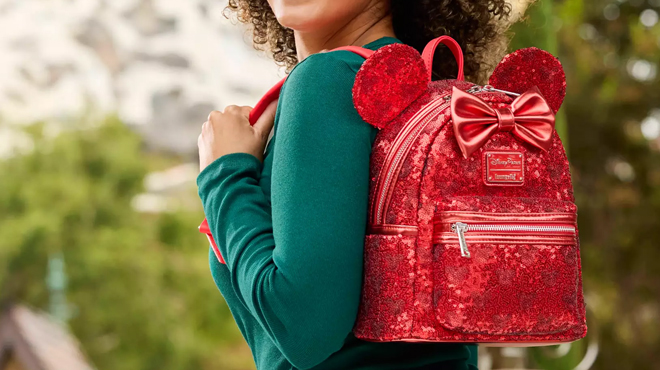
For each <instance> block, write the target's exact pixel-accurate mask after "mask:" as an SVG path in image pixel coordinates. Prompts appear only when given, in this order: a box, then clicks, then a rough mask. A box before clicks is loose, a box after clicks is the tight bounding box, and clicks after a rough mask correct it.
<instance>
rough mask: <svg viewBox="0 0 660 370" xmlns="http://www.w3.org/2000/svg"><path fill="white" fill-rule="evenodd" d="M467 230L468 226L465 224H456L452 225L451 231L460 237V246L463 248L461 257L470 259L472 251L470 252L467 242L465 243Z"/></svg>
mask: <svg viewBox="0 0 660 370" xmlns="http://www.w3.org/2000/svg"><path fill="white" fill-rule="evenodd" d="M466 230H467V224H465V223H463V222H456V223H454V224H452V225H451V231H452V232H455V233H456V235H458V244H459V245H460V246H461V256H462V257H468V258H469V257H470V251H469V250H468V246H467V242H466V241H465V231H466Z"/></svg>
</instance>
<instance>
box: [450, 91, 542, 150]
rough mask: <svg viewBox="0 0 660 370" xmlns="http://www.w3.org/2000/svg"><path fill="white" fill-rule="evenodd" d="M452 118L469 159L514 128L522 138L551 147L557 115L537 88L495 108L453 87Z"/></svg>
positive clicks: (516, 133) (534, 143) (539, 146)
mask: <svg viewBox="0 0 660 370" xmlns="http://www.w3.org/2000/svg"><path fill="white" fill-rule="evenodd" d="M451 118H452V120H453V121H454V134H455V136H456V140H457V141H458V146H459V147H460V148H461V151H462V152H463V156H464V157H465V158H467V157H469V156H470V154H472V153H473V152H474V151H475V150H477V149H479V148H480V147H482V146H483V145H484V144H485V143H486V142H487V141H488V140H489V139H490V137H491V136H492V135H493V134H495V133H496V132H498V131H511V132H512V133H513V134H514V135H516V136H517V137H518V138H520V139H522V140H523V141H526V142H528V143H530V144H532V145H534V146H536V147H538V148H540V149H543V150H548V148H549V147H550V144H551V142H552V132H553V130H554V128H555V114H554V113H553V111H552V109H551V108H550V106H549V105H548V103H547V102H546V101H545V99H543V96H542V95H541V93H540V92H539V90H538V89H537V88H536V87H533V88H531V89H529V90H527V91H526V92H524V93H523V94H522V95H520V96H518V97H517V98H516V100H514V101H513V103H511V106H510V107H505V108H492V107H491V106H490V105H488V104H487V103H486V102H485V101H483V100H481V99H480V98H478V97H476V96H474V95H472V94H469V93H466V92H464V91H462V90H459V89H457V88H456V87H454V88H453V91H452V95H451Z"/></svg>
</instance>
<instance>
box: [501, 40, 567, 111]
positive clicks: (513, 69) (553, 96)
mask: <svg viewBox="0 0 660 370" xmlns="http://www.w3.org/2000/svg"><path fill="white" fill-rule="evenodd" d="M489 83H490V84H491V85H493V86H494V87H496V88H498V89H502V90H507V91H513V92H517V93H522V92H524V91H527V90H528V89H529V88H531V87H534V86H537V87H538V88H539V90H541V94H543V97H544V98H545V100H546V101H547V102H548V105H550V107H551V108H552V110H554V111H555V112H557V111H558V110H559V107H561V103H562V102H563V101H564V96H566V75H565V74H564V69H563V68H562V67H561V63H560V62H559V60H558V59H557V58H555V57H554V56H553V55H552V54H550V53H548V52H547V51H544V50H540V49H537V48H525V49H520V50H517V51H515V52H513V53H511V54H509V55H507V56H505V57H504V58H503V59H502V61H501V62H500V64H498V65H497V67H496V68H495V71H494V72H493V75H492V76H491V77H490V80H489Z"/></svg>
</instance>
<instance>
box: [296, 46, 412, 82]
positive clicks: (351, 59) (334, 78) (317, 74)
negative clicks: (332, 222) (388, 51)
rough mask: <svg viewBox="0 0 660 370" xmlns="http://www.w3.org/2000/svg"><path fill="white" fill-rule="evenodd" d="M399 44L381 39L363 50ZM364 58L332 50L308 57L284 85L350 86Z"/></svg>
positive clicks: (299, 64)
mask: <svg viewBox="0 0 660 370" xmlns="http://www.w3.org/2000/svg"><path fill="white" fill-rule="evenodd" d="M398 42H400V41H399V40H398V39H395V38H393V37H383V38H380V39H378V40H376V41H373V42H371V43H369V44H367V45H365V48H367V49H371V50H377V49H379V48H380V47H383V46H386V45H389V44H392V43H398ZM364 61H365V58H363V57H361V56H360V55H358V54H356V53H353V52H351V51H347V50H332V51H328V52H323V53H316V54H312V55H310V56H308V57H307V58H305V59H304V60H303V61H301V62H300V63H298V64H297V65H296V66H295V67H294V68H293V69H292V70H291V72H290V74H289V77H288V78H287V83H285V85H284V86H285V89H286V85H302V86H309V85H317V86H319V85H331V86H344V87H347V86H352V85H353V81H354V80H355V75H356V74H357V72H358V70H359V69H360V67H361V66H362V64H363V63H364Z"/></svg>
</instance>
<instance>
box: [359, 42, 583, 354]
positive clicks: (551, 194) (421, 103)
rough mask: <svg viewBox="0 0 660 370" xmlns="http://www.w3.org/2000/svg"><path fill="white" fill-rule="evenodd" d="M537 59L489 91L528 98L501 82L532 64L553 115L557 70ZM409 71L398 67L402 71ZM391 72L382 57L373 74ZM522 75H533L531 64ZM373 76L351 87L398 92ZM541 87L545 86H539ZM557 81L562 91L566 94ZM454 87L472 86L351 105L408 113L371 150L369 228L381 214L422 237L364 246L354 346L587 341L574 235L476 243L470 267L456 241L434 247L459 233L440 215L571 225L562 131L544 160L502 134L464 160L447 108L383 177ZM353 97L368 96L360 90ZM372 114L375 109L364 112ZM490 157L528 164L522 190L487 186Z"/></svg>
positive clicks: (496, 103) (509, 66)
mask: <svg viewBox="0 0 660 370" xmlns="http://www.w3.org/2000/svg"><path fill="white" fill-rule="evenodd" d="M536 50H537V51H534V50H527V51H521V52H517V53H518V54H516V53H514V54H512V55H511V56H509V57H507V58H505V59H504V60H503V65H501V66H499V67H498V69H496V71H499V72H497V73H498V75H497V76H494V77H493V79H491V82H492V84H493V85H494V86H495V87H498V88H501V89H505V90H509V91H521V90H526V89H527V88H528V87H529V86H527V85H524V84H522V85H520V84H517V85H516V86H513V85H512V84H513V82H512V84H508V83H507V81H508V77H506V76H512V75H507V73H510V71H513V70H515V63H521V62H520V60H522V61H529V60H530V59H535V58H536V60H537V62H538V63H541V64H542V65H548V66H550V67H549V68H548V69H544V68H539V67H538V66H537V67H532V69H534V71H528V72H531V73H537V75H538V76H537V75H534V76H536V77H534V76H527V77H528V78H529V79H530V80H529V81H531V82H530V83H534V84H539V85H540V86H539V87H540V88H541V91H542V93H543V94H544V96H546V98H547V97H548V96H550V98H549V99H548V100H549V103H550V101H553V103H550V104H551V106H553V107H556V108H557V109H558V108H559V105H560V104H561V101H562V99H563V95H564V92H565V83H564V82H563V71H561V65H559V64H558V62H556V59H554V57H552V56H550V57H552V60H551V59H548V58H547V55H549V54H547V55H546V54H544V52H540V51H538V49H536ZM407 58H408V56H406V59H407ZM417 58H419V56H417ZM402 60H403V59H397V62H396V63H400V62H401V61H402ZM539 60H540V62H539ZM543 60H545V62H543ZM367 63H368V61H367ZM367 63H365V65H367ZM386 63H387V60H386V59H385V58H384V57H383V59H382V60H380V61H378V63H377V64H372V68H377V69H378V71H384V70H386V69H385V68H384V65H385V64H386ZM409 64H410V63H409ZM374 66H375V67H374ZM521 66H522V67H523V68H529V67H526V65H525V64H524V63H523V64H522V65H521ZM363 68H370V67H369V65H367V67H363ZM397 68H399V69H400V68H402V67H401V66H399V67H397ZM557 68H558V69H557ZM413 69H415V68H413ZM378 71H376V72H374V75H373V78H374V80H368V79H360V80H356V86H357V85H358V84H364V83H365V81H369V82H368V84H369V85H367V86H370V87H371V88H374V89H389V88H391V85H386V86H387V87H379V86H378V85H377V79H378V78H386V77H384V76H381V75H378V73H379V72H378ZM364 75H367V73H366V72H365V73H364ZM559 77H561V78H559ZM544 78H545V79H547V80H548V81H541V80H540V79H544ZM526 81H527V80H526ZM558 81H561V82H560V83H559V87H557V86H558V85H557V83H558ZM391 83H393V82H392V81H389V82H387V84H391ZM525 83H527V82H525ZM453 86H456V87H457V88H459V89H461V90H464V91H465V90H467V89H469V88H470V87H472V86H473V84H471V83H469V82H462V81H455V80H444V81H436V82H433V83H431V84H430V85H429V86H428V88H426V89H425V91H424V93H423V94H422V95H421V96H415V97H416V99H414V101H413V102H412V103H410V102H408V103H405V104H404V103H401V102H405V101H406V98H405V97H401V96H396V94H392V93H390V92H389V91H387V90H382V91H383V92H382V95H376V94H371V95H370V96H369V97H368V98H367V97H366V96H365V97H360V98H357V99H356V100H359V99H373V100H372V101H370V102H368V103H367V102H364V101H363V102H362V103H363V105H362V109H365V110H366V111H373V112H378V110H379V109H380V110H382V111H388V112H390V113H391V112H392V111H389V110H388V109H389V106H390V105H391V104H394V105H397V104H399V105H398V108H401V107H403V108H404V109H401V111H400V112H399V113H397V117H396V118H394V119H393V120H392V121H391V122H390V123H389V124H388V125H387V127H385V128H384V129H382V130H381V131H380V132H379V134H378V136H377V138H376V143H375V145H374V148H373V151H372V157H371V183H370V185H371V189H370V217H369V220H370V223H371V224H372V225H373V224H374V222H373V220H375V219H376V217H375V214H374V212H376V211H377V210H379V209H381V210H382V212H383V213H384V215H383V216H382V220H383V224H385V225H409V226H414V227H417V236H410V235H384V234H370V235H367V237H366V244H365V269H364V287H363V294H362V300H361V304H360V308H359V314H358V319H357V322H356V325H355V328H354V332H355V335H356V337H358V338H361V339H363V340H369V341H441V342H442V341H446V342H451V341H456V342H481V343H483V342H516V343H518V344H520V343H535V345H542V344H547V343H549V342H564V341H573V340H577V339H579V338H582V337H584V335H585V334H586V320H585V306H584V299H583V295H582V278H581V270H580V255H579V239H578V236H577V228H576V231H575V236H574V240H573V239H571V238H570V237H569V238H568V239H566V237H564V238H563V239H562V241H561V242H558V241H557V242H556V243H549V242H547V239H546V241H545V242H542V241H540V240H539V241H536V240H534V238H535V236H534V235H533V233H532V235H526V237H527V238H528V239H530V238H531V240H530V241H527V240H526V241H525V242H518V243H503V242H501V240H500V241H498V239H497V238H493V239H492V240H489V239H487V240H485V241H480V242H471V243H470V245H469V248H470V250H471V253H472V255H471V257H470V258H466V257H462V256H461V251H460V247H459V244H458V243H457V242H456V241H437V240H436V239H437V238H435V237H437V236H438V235H437V234H438V233H445V234H452V233H450V232H448V231H447V230H445V229H442V230H440V231H439V229H438V228H437V227H436V225H435V223H437V221H438V220H440V222H442V217H445V216H443V214H442V212H449V211H451V212H458V211H460V212H475V213H476V214H478V215H481V216H485V217H491V216H489V215H493V214H499V215H501V214H505V215H508V214H510V215H514V216H512V217H516V216H515V214H518V215H529V216H530V217H532V218H533V217H542V218H543V217H546V216H548V215H553V214H562V215H572V218H570V219H574V216H575V214H576V212H577V209H576V207H575V204H574V199H573V190H572V186H571V177H570V172H569V166H568V161H567V158H566V155H565V153H564V149H563V146H562V143H561V140H560V139H559V137H558V136H557V133H556V132H554V133H553V137H552V145H551V147H550V149H549V150H548V151H542V150H540V149H538V148H535V147H533V146H531V145H529V144H527V143H524V142H521V141H520V140H518V139H516V138H515V137H514V136H513V135H511V133H509V132H498V133H496V134H495V135H493V136H492V137H491V139H490V140H489V141H488V142H487V143H486V144H485V145H484V146H483V147H481V148H479V149H478V150H477V151H476V152H475V153H474V154H473V155H471V156H470V157H469V158H468V159H465V158H463V156H462V154H461V151H460V149H459V147H458V144H457V142H456V139H455V137H454V133H453V129H452V122H451V114H450V111H449V108H448V105H449V104H439V105H434V106H437V107H438V111H437V112H436V113H434V114H435V115H434V116H433V119H432V120H431V121H430V122H427V124H426V126H423V129H420V130H418V131H414V135H412V134H411V136H410V137H411V139H410V146H409V147H407V148H406V152H405V153H406V154H405V156H401V160H402V161H403V162H402V163H400V165H399V166H398V167H397V169H396V170H392V168H394V166H391V165H389V167H388V165H387V163H392V158H394V157H393V155H394V154H393V153H392V150H393V148H394V147H395V142H396V141H397V136H398V135H399V134H400V133H401V132H403V131H405V130H407V129H409V128H410V127H409V125H408V124H409V122H411V121H412V120H413V118H414V117H415V116H416V115H417V114H418V113H419V112H420V111H422V110H423V109H424V107H428V106H430V105H429V104H434V102H441V103H442V101H445V102H448V100H446V99H445V96H447V95H449V94H450V92H451V88H452V87H453ZM542 86H543V87H542ZM553 89H558V90H557V91H554V90H553ZM354 91H364V90H359V89H358V88H357V87H356V89H355V90H354ZM479 97H480V98H481V99H483V100H484V101H486V102H488V103H489V104H490V105H491V106H492V107H494V108H503V107H506V106H508V104H510V103H511V101H512V98H511V97H509V96H506V95H504V94H501V93H492V92H485V93H479ZM439 99H440V100H439ZM366 104H371V105H370V106H369V108H368V109H367V108H365V107H367V105H366ZM553 104H554V105H553ZM404 105H405V107H404ZM553 109H554V108H553ZM390 113H388V114H390ZM374 115H376V113H374ZM411 132H412V131H411ZM399 142H400V141H399ZM399 148H400V147H399ZM484 151H516V152H520V153H523V154H524V156H523V158H524V162H525V163H524V165H523V166H522V168H523V169H524V171H525V174H524V184H522V185H521V186H493V185H492V184H491V185H487V184H486V183H485V182H484V181H483V161H482V157H483V156H482V154H483V152H484ZM388 161H389V162H388ZM387 175H389V176H391V184H390V185H389V187H390V188H391V190H390V191H388V193H391V196H390V197H389V198H387V199H388V201H387V202H385V203H384V205H382V206H381V207H379V204H378V203H379V201H380V200H381V199H383V197H382V196H383V193H382V190H381V189H380V188H382V186H380V188H379V184H380V183H381V181H382V179H383V178H385V177H387ZM381 185H382V184H381ZM518 217H520V216H518ZM434 221H435V222H434ZM573 223H574V222H573ZM445 226H447V225H445ZM573 226H575V227H576V226H577V225H575V224H574V225H573ZM452 235H453V234H452ZM442 240H444V239H442Z"/></svg>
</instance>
